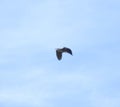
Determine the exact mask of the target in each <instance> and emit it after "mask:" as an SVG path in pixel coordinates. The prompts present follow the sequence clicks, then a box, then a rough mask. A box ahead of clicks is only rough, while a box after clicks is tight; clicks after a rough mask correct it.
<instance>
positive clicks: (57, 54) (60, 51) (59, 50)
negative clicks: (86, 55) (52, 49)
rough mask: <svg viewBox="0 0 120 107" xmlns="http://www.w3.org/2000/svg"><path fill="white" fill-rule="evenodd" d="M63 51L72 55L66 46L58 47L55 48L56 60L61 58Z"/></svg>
mask: <svg viewBox="0 0 120 107" xmlns="http://www.w3.org/2000/svg"><path fill="white" fill-rule="evenodd" d="M64 52H67V53H69V54H71V55H72V51H71V49H69V48H66V47H63V48H58V49H56V56H57V58H58V60H61V59H62V53H64Z"/></svg>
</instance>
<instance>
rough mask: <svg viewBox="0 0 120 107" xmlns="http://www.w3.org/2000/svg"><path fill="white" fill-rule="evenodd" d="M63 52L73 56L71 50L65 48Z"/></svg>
mask: <svg viewBox="0 0 120 107" xmlns="http://www.w3.org/2000/svg"><path fill="white" fill-rule="evenodd" d="M63 50H64V52H67V53H69V54H71V55H72V50H71V49H70V48H66V47H64V48H63Z"/></svg>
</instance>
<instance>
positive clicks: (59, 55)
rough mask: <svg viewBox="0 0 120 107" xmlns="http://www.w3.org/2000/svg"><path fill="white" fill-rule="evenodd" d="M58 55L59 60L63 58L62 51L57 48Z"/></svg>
mask: <svg viewBox="0 0 120 107" xmlns="http://www.w3.org/2000/svg"><path fill="white" fill-rule="evenodd" d="M56 56H57V58H58V60H61V59H62V52H59V51H58V50H56Z"/></svg>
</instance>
